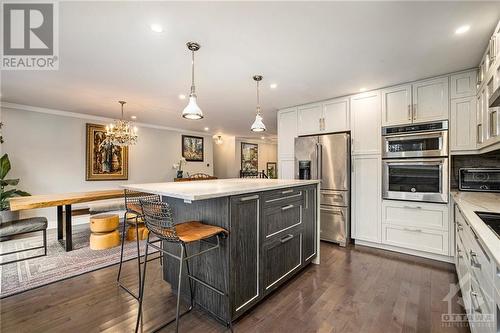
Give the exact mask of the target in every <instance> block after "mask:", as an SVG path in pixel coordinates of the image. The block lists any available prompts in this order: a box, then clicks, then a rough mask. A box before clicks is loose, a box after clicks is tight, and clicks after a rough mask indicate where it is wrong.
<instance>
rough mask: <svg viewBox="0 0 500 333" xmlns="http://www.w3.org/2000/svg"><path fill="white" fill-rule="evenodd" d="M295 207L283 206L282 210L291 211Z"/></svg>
mask: <svg viewBox="0 0 500 333" xmlns="http://www.w3.org/2000/svg"><path fill="white" fill-rule="evenodd" d="M293 207H294V205H288V206H283V207H281V210H289V209H291V208H293Z"/></svg>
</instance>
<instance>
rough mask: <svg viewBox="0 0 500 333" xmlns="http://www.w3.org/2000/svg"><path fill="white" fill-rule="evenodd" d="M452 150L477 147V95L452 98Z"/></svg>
mask: <svg viewBox="0 0 500 333" xmlns="http://www.w3.org/2000/svg"><path fill="white" fill-rule="evenodd" d="M449 132H450V150H451V151H452V152H453V151H461V150H473V149H476V141H477V134H476V97H475V96H471V97H462V98H455V99H452V100H451V113H450V130H449Z"/></svg>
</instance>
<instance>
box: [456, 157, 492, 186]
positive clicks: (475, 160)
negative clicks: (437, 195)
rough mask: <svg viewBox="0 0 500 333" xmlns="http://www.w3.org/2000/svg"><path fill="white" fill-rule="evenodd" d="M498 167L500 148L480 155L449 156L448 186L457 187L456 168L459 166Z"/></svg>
mask: <svg viewBox="0 0 500 333" xmlns="http://www.w3.org/2000/svg"><path fill="white" fill-rule="evenodd" d="M492 167H494V168H500V149H499V150H494V151H492V152H489V153H486V154H481V155H454V156H451V177H450V187H451V188H452V189H457V188H458V170H459V169H460V168H492Z"/></svg>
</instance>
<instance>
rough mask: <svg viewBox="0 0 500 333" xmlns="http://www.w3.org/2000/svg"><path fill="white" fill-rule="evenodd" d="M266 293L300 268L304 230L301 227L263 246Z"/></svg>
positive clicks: (263, 271)
mask: <svg viewBox="0 0 500 333" xmlns="http://www.w3.org/2000/svg"><path fill="white" fill-rule="evenodd" d="M262 251H263V253H262V261H263V269H262V275H263V286H264V293H267V292H269V291H271V290H273V289H274V288H276V287H278V286H279V285H280V284H281V283H282V282H284V281H285V279H286V278H287V277H289V276H290V275H291V274H292V272H294V271H296V270H298V269H299V268H300V266H301V263H302V231H301V229H300V228H296V229H294V231H292V232H289V233H286V234H284V235H282V236H281V237H275V238H273V240H272V241H270V242H268V243H267V244H265V245H264V246H263V248H262Z"/></svg>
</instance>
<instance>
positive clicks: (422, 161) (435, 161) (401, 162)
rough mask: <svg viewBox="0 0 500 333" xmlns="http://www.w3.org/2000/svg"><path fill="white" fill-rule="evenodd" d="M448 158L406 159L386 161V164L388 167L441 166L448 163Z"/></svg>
mask: <svg viewBox="0 0 500 333" xmlns="http://www.w3.org/2000/svg"><path fill="white" fill-rule="evenodd" d="M447 159H448V158H447V157H443V158H425V159H424V158H419V159H416V158H405V159H397V160H395V159H384V161H383V162H384V164H387V165H412V164H413V165H415V164H416V165H441V164H444V163H445V162H446V160H447Z"/></svg>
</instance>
